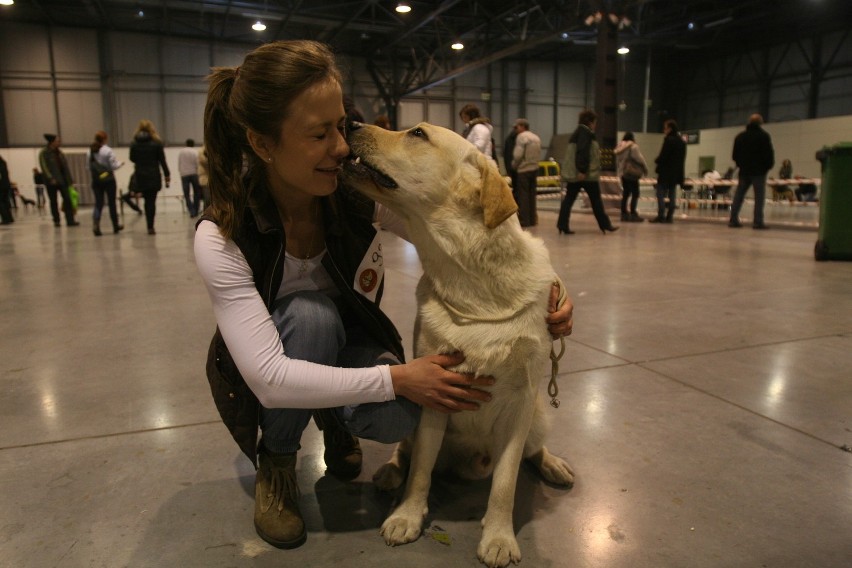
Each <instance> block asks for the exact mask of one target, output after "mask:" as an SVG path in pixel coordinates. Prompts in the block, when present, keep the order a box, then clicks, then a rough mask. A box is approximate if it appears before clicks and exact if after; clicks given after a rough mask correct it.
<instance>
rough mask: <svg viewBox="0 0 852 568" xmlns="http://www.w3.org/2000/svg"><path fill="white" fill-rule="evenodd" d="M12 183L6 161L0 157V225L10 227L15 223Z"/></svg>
mask: <svg viewBox="0 0 852 568" xmlns="http://www.w3.org/2000/svg"><path fill="white" fill-rule="evenodd" d="M11 199H12V181H11V180H10V179H9V168H8V167H7V166H6V160H4V159H3V156H0V224H3V225H11V224H12V223H14V222H15V218H14V217H13V216H12V207H11V205H10V203H11Z"/></svg>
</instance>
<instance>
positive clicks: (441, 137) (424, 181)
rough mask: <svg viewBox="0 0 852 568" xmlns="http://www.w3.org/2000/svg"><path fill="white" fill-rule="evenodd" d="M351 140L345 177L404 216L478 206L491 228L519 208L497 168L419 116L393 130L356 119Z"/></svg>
mask: <svg viewBox="0 0 852 568" xmlns="http://www.w3.org/2000/svg"><path fill="white" fill-rule="evenodd" d="M349 146H350V148H351V149H352V156H350V158H351V159H350V160H349V161H348V163H347V164H346V166H345V167H344V169H343V179H344V181H345V182H346V183H347V184H349V185H351V186H352V187H354V188H355V189H357V190H358V191H361V192H362V193H364V194H366V195H368V196H369V197H371V198H373V199H375V200H376V201H378V202H379V203H382V204H383V205H385V206H387V207H388V208H390V209H391V210H392V211H394V212H395V213H396V214H397V215H400V216H401V217H403V218H411V217H412V216H426V215H435V214H438V215H440V214H442V213H446V214H453V213H457V212H458V211H478V212H481V215H482V221H483V223H484V224H485V226H486V227H488V228H489V229H493V228H494V227H496V226H497V225H499V224H500V223H502V222H503V221H505V220H506V219H508V218H509V217H511V216H512V215H513V214H514V213H515V212H516V211H517V209H518V208H517V205H516V204H515V200H514V199H513V198H512V192H511V190H510V189H509V186H508V184H507V183H506V181H505V180H504V179H503V178H502V176H500V172H499V171H498V170H497V168H496V167H495V166H494V165H493V164H491V163H489V162H488V160H486V158H485V156H483V155H482V153H481V152H479V151H478V150H477V149H476V148H475V147H474V146H473V145H472V144H471V143H470V142H468V141H467V140H465V139H464V138H462V137H461V136H459V135H458V134H456V133H455V132H453V131H451V130H447V129H446V128H441V127H440V126H434V125H432V124H427V123H423V122H422V123H420V124H418V125H417V126H415V127H413V128H410V129H408V130H404V131H400V132H393V131H390V130H385V129H383V128H379V127H376V126H367V125H357V126H356V127H354V128H353V130H352V131H351V132H350V134H349Z"/></svg>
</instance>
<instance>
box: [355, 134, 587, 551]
mask: <svg viewBox="0 0 852 568" xmlns="http://www.w3.org/2000/svg"><path fill="white" fill-rule="evenodd" d="M349 144H350V147H351V148H352V153H353V156H354V159H353V160H352V161H351V162H350V163H348V164H347V165H346V167H345V168H344V174H343V175H344V178H345V181H346V182H347V183H349V184H350V185H352V186H353V187H355V188H356V189H357V190H359V191H361V192H362V193H364V194H366V195H368V196H369V197H371V198H373V199H375V200H376V201H378V202H380V203H382V204H384V205H385V206H387V207H388V208H390V209H391V210H392V211H394V212H395V213H396V214H397V215H399V216H400V217H402V218H403V219H404V220H405V222H406V226H407V229H408V235H409V238H410V240H411V242H412V243H413V244H414V246H415V247H416V248H417V252H418V255H419V257H420V261H421V263H422V265H423V276H422V278H421V279H420V282H419V283H418V286H417V305H418V314H417V321H416V324H415V338H414V339H415V351H416V353H415V355H416V356H417V357H421V356H423V355H428V354H435V353H451V352H455V351H462V352H463V353H464V355H465V361H464V363H463V364H462V365H460V366H459V368H457V369H456V370H457V371H459V372H470V373H475V374H477V375H492V376H494V377H495V379H496V383H495V384H494V386H493V387H489V389H490V391H491V393H492V396H493V398H492V400H491V401H490V402H488V403H486V404H483V405H482V407H481V408H480V409H479V411H476V412H461V413H457V414H452V415H447V414H442V413H439V412H436V411H431V410H429V409H424V410H423V414H422V416H421V418H420V424H419V426H418V428H417V431H416V432H415V434H414V440H413V446H412V445H411V444H410V443H405V442H403V443H401V444H400V445H399V447H398V448H397V450H396V451H395V453H394V456H393V458H392V459H391V461H390V462H389V463H388V464H385V466H383V467H382V468H381V469H380V470H379V471H378V472H377V473H376V476H375V478H374V479H375V481H376V483H377V485H379V487H382V488H383V489H392V488H395V487H398V486H399V485H400V484H401V483H402V481H403V479H404V478H405V471H404V470H405V467H406V465H407V464H408V463H409V452H410V475H409V479H408V483H407V486H406V489H405V493H404V496H403V499H402V501H401V503H400V505H399V506H398V507H397V508H396V510H395V511H394V512H393V513H392V514H391V516H390V517H388V519H387V520H386V521H385V522H384V524H383V525H382V535H383V536H384V538H385V541H386V542H387V543H388V544H389V545H398V544H404V543H407V542H412V541H414V540H416V539H417V538H418V536H419V535H420V531H421V526H422V523H423V519H424V517H425V515H426V513H427V511H428V510H427V497H428V493H429V487H430V483H431V474H432V470H433V468H436V467H437V468H441V467H442V466H444V465H446V466H449V467H451V468H453V469H455V470H456V472H457V473H459V474H460V475H462V476H465V477H468V478H471V477H472V478H482V477H485V476H488V475H491V474H492V473H493V480H492V486H491V494H490V497H489V500H488V509H487V512H486V514H485V517H484V518H483V520H482V527H483V532H482V540H481V542H480V544H479V549H478V556H479V559H480V560H481V561H482V562H483V563H485V564H486V565H487V566H489V567H498V566H499V567H502V566H507V565H508V564H509V562H515V563H517V562H519V561H520V559H521V551H520V549H519V547H518V543H517V540H516V539H515V532H514V527H513V525H512V509H513V507H514V501H515V486H516V482H517V476H518V470H519V467H520V464H521V460H522V459H524V458H526V459H528V460H529V461H530V462H531V463H532V464H534V465H535V466H536V467H537V468H538V470H539V471H540V472H541V475H542V476H543V477H544V478H545V479H546V480H547V481H549V482H551V483H554V484H557V485H563V486H570V485H571V484H572V483H573V480H574V478H573V472H572V471H571V468H570V467H569V466H568V464H566V463H565V462H564V461H563V460H562V459H560V458H558V457H556V456H554V455H553V454H551V453H550V452H548V451H547V449H546V448H545V447H544V444H543V441H544V436H545V433H546V430H547V428H546V423H545V416H544V412H543V410H544V406H543V403H542V400H541V398H540V396H539V391H540V389H539V386H540V383H541V380H542V378H544V377H545V376H546V372H545V364H546V363H547V361H548V356H549V353H550V348H551V337H550V335H549V333H548V330H547V326H546V324H545V322H544V315H545V314H546V312H547V302H548V297H549V293H550V289H551V284H552V283H553V282H554V280H555V279H556V277H555V275H554V272H553V269H552V267H551V264H550V258H549V255H548V253H547V249H546V248H545V246H544V243H542V241H541V240H540V239H537V238H534V237H533V236H531V235H530V234H529V233H527V232H525V231H523V230H522V229H521V226H520V223H519V222H518V219H517V216H516V215H515V212H516V210H517V207H516V205H515V202H514V200H513V199H512V193H511V191H510V190H509V187H508V185H507V184H506V182H505V181H504V180H503V178H502V177H501V176H500V174H499V172H498V171H497V168H495V167H494V166H493V165H489V164H488V162H487V161H486V159H485V157H484V156H483V155H482V154H481V153H480V152H479V151H477V149H476V148H475V147H474V146H473V145H472V144H470V143H469V142H467V141H466V140H465V139H464V138H462V137H461V136H459V135H458V134H456V133H454V132H452V131H450V130H447V129H445V128H440V127H437V126H433V125H430V124H425V123H421V124H419V125H417V126H415V127H414V128H411V129H409V130H407V131H403V132H392V131H388V130H384V129H382V128H378V127H374V126H361V127H358V128H356V129H354V130H353V132H352V133H351V134H350V138H349Z"/></svg>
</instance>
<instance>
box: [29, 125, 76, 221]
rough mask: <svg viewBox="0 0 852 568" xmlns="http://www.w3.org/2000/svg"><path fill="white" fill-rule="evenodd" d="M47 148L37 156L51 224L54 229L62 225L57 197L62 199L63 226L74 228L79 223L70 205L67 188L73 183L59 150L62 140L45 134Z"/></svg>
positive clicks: (65, 161)
mask: <svg viewBox="0 0 852 568" xmlns="http://www.w3.org/2000/svg"><path fill="white" fill-rule="evenodd" d="M44 139H45V140H47V146H45V147H44V148H42V149H41V152H39V154H38V163H39V167H41V171H42V172H43V173H44V184H45V186H46V187H47V198H48V200H50V214H51V215H52V216H53V224H54V226H56V227H59V226H61V225H62V223H61V222H60V221H61V219H60V217H59V196H61V197H62V211H63V212H64V213H65V224H66V225H68V226H69V227H76V226H77V225H79V224H80V223H78V222H77V221H76V220H74V209H73V207H72V205H71V195H70V194H69V193H68V187H69V186H70V185H71V184H72V183H74V180H73V179H72V178H71V170H69V169H68V161H67V160H66V159H65V154H63V153H62V150H60V149H59V146H60V145H61V144H62V139H61V138H59V136H57V135H56V134H45V135H44Z"/></svg>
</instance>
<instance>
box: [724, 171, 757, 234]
mask: <svg viewBox="0 0 852 568" xmlns="http://www.w3.org/2000/svg"><path fill="white" fill-rule="evenodd" d="M749 186H753V187H754V219H753V220H752V223H753V224H754V226H755V227H759V226H761V225H763V205H764V202H765V201H766V174H763V175H758V176H744V175H742V174H740V179H739V182H737V192H736V193H735V194H734V202H733V203H732V204H731V222H732V223H739V222H740V209H742V207H743V201H745V194H746V192H747V191H748V188H749Z"/></svg>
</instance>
